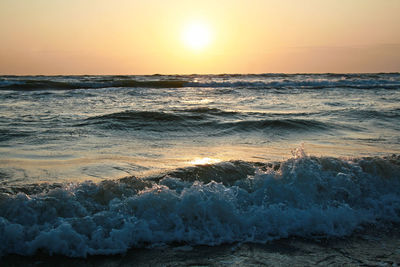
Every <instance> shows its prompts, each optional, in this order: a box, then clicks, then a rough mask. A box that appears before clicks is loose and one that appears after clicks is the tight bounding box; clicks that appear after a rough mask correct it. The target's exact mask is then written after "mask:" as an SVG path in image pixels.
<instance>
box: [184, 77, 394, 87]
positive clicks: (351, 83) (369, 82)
mask: <svg viewBox="0 0 400 267" xmlns="http://www.w3.org/2000/svg"><path fill="white" fill-rule="evenodd" d="M185 86H192V87H212V88H215V87H217V88H218V87H233V88H251V89H296V88H297V89H324V88H354V89H399V88H400V81H394V80H379V79H378V80H376V79H352V80H341V79H339V80H330V79H313V78H310V79H308V80H302V81H296V80H290V79H284V80H279V81H254V82H250V81H237V82H233V81H221V82H220V81H218V82H215V81H213V82H188V83H186V84H185Z"/></svg>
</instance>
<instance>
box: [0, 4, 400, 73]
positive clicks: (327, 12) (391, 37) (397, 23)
mask: <svg viewBox="0 0 400 267" xmlns="http://www.w3.org/2000/svg"><path fill="white" fill-rule="evenodd" d="M399 14H400V1H399V0H292V1H290V0H275V1H272V0H271V1H269V0H264V1H261V0H247V1H239V0H236V1H235V0H229V1H225V0H218V1H217V0H202V1H190V0H185V1H184V0H182V1H174V0H170V1H164V0H148V1H135V0H131V1H128V0H125V1H122V0H119V1H118V0H116V1H108V0H97V1H95V0H68V1H67V0H63V1H62V0H18V1H16V0H1V1H0V36H1V37H0V38H1V39H0V40H1V41H0V74H154V73H162V74H174V73H182V74H187V73H268V72H286V73H293V72H398V71H400V15H399ZM192 22H201V23H203V24H206V25H208V28H209V31H210V33H211V35H212V40H211V41H210V42H209V44H208V46H206V47H204V48H203V49H201V50H196V51H194V50H193V49H190V47H188V46H187V45H185V43H184V42H183V41H182V32H183V31H184V29H185V26H186V25H188V24H190V23H192Z"/></svg>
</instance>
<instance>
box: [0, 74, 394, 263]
mask: <svg viewBox="0 0 400 267" xmlns="http://www.w3.org/2000/svg"><path fill="white" fill-rule="evenodd" d="M0 99H1V102H0V103H1V104H0V111H1V112H0V114H1V116H0V132H1V137H0V183H1V186H0V192H1V193H0V239H1V240H3V241H4V242H2V243H1V244H0V255H5V254H9V253H17V254H22V255H32V254H35V253H37V252H38V251H45V252H46V253H49V254H62V255H67V256H73V257H85V256H87V255H98V254H101V255H102V254H107V255H108V254H115V253H124V252H126V251H127V250H128V249H129V248H135V247H136V248H138V247H154V246H159V245H163V244H174V243H183V244H187V245H190V246H196V245H220V244H225V243H235V242H251V243H262V244H264V243H266V242H269V241H271V240H277V239H278V240H279V239H282V238H287V237H291V236H296V237H305V238H309V239H318V238H332V237H345V236H349V235H351V234H352V233H354V231H357V230H362V229H364V228H365V226H366V225H374V226H375V227H383V228H385V227H390V225H392V224H397V223H399V222H400V210H399V208H398V207H400V158H399V156H398V155H395V154H399V151H400V146H399V144H400V138H399V136H400V135H399V133H400V127H399V125H400V123H399V122H400V116H399V115H400V106H399V103H400V75H399V74H343V75H340V74H319V75H311V74H309V75H302V74H299V75H284V74H265V75H189V76H161V75H155V76H56V77H46V76H40V77H37V76H35V77H16V76H7V77H5V76H3V77H1V78H0ZM392 154H394V155H392Z"/></svg>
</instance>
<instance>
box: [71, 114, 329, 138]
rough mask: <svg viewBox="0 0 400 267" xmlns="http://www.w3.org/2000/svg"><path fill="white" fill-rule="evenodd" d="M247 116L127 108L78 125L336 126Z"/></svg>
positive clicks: (230, 128) (241, 128)
mask: <svg viewBox="0 0 400 267" xmlns="http://www.w3.org/2000/svg"><path fill="white" fill-rule="evenodd" d="M264 117H266V119H261V118H260V119H258V120H254V119H249V118H248V117H247V116H246V114H245V113H239V112H229V111H222V110H219V109H209V108H200V109H189V110H182V111H180V112H177V111H176V112H174V113H171V112H162V111H135V110H128V111H124V112H117V113H111V114H105V115H101V116H94V117H90V118H88V119H86V120H85V121H84V122H83V123H80V124H78V125H77V126H85V125H98V126H100V127H105V128H112V129H130V128H140V129H141V130H146V129H147V130H155V131H169V130H171V131H176V130H183V131H193V130H204V129H207V130H213V129H214V130H223V131H224V132H246V131H257V130H285V131H295V130H297V131H305V132H306V131H317V130H329V129H332V128H335V127H336V126H335V125H331V124H328V123H324V122H320V121H317V120H313V119H288V118H277V119H275V118H268V115H265V114H264Z"/></svg>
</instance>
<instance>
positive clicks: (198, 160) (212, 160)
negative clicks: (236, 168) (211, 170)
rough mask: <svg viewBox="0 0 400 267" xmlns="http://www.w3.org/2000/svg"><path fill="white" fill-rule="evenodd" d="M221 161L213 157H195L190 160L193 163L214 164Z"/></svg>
mask: <svg viewBox="0 0 400 267" xmlns="http://www.w3.org/2000/svg"><path fill="white" fill-rule="evenodd" d="M218 162H221V160H220V159H215V158H207V157H206V158H195V159H194V160H192V161H190V163H191V164H193V165H205V164H214V163H218Z"/></svg>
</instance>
